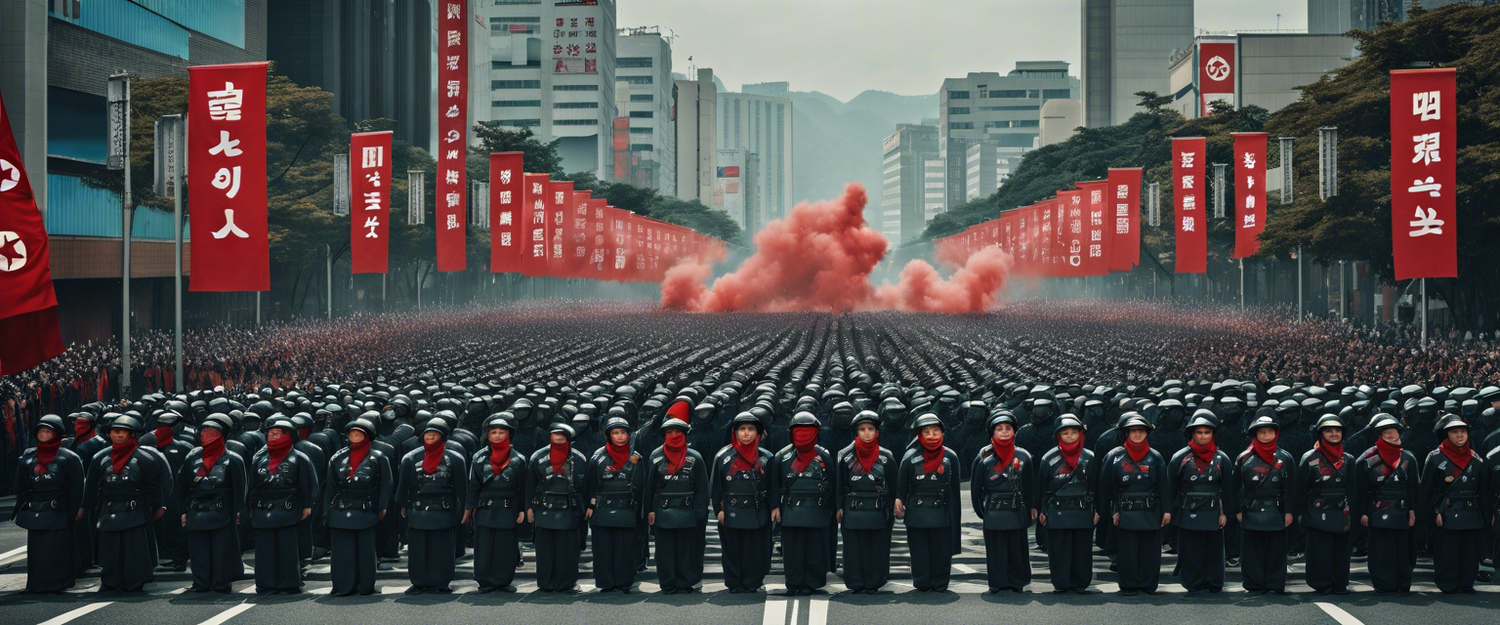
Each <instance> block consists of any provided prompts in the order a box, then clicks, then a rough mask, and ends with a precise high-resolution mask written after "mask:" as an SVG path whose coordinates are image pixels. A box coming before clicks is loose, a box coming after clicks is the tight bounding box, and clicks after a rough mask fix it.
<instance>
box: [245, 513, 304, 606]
mask: <svg viewBox="0 0 1500 625" xmlns="http://www.w3.org/2000/svg"><path fill="white" fill-rule="evenodd" d="M301 588H302V561H301V560H300V558H299V557H298V556H297V525H296V524H295V523H294V524H292V525H288V526H286V527H274V528H256V529H255V589H256V590H257V591H265V592H268V591H272V590H299V589H301Z"/></svg>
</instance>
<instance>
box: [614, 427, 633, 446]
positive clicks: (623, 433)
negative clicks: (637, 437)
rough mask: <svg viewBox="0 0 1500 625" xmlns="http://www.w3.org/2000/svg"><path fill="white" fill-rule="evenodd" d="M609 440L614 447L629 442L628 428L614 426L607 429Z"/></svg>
mask: <svg viewBox="0 0 1500 625" xmlns="http://www.w3.org/2000/svg"><path fill="white" fill-rule="evenodd" d="M609 442H610V443H611V444H613V445H614V446H616V447H619V446H621V445H625V444H628V443H630V430H627V429H625V428H615V429H613V430H610V431H609Z"/></svg>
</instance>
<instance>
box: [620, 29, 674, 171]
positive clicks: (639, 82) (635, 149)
mask: <svg viewBox="0 0 1500 625" xmlns="http://www.w3.org/2000/svg"><path fill="white" fill-rule="evenodd" d="M615 44H616V46H617V47H618V50H619V57H618V58H617V59H616V61H615V108H616V109H618V110H619V111H620V113H619V114H620V117H619V118H617V119H616V126H617V129H616V132H617V133H618V132H621V131H620V130H619V128H618V127H623V128H624V132H625V133H626V135H627V138H626V139H625V140H621V138H620V137H619V136H616V137H615V141H614V147H615V176H614V178H615V180H616V181H617V182H626V183H629V184H633V185H636V186H639V187H648V188H651V189H656V190H657V191H660V192H661V193H662V194H663V195H668V196H674V195H677V129H676V127H675V126H674V124H673V122H672V106H673V100H672V90H673V87H674V86H675V85H674V84H673V82H672V43H671V41H669V40H668V39H667V38H666V37H664V36H662V34H661V31H660V29H658V28H656V27H654V26H653V27H648V28H622V29H620V31H619V35H618V37H617V38H616V39H615ZM622 119H623V120H624V121H623V123H622V122H621V121H620V120H622ZM622 146H623V149H620V148H621V147H622Z"/></svg>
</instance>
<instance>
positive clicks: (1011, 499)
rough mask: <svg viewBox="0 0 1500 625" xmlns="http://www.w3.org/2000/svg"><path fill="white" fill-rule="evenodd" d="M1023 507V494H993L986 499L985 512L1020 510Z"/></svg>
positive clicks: (1012, 492) (1013, 492)
mask: <svg viewBox="0 0 1500 625" xmlns="http://www.w3.org/2000/svg"><path fill="white" fill-rule="evenodd" d="M1022 505H1023V502H1022V501H1021V493H1018V492H1015V491H1011V492H1009V493H1003V494H1002V493H991V494H989V495H988V496H987V497H985V498H984V509H985V510H1020V509H1021V507H1022Z"/></svg>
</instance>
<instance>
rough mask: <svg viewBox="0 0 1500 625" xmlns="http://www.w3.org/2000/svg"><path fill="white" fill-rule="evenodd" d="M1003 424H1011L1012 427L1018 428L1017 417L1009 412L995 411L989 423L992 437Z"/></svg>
mask: <svg viewBox="0 0 1500 625" xmlns="http://www.w3.org/2000/svg"><path fill="white" fill-rule="evenodd" d="M1001 423H1009V424H1010V427H1012V428H1014V427H1016V415H1013V414H1011V413H1010V411H1009V410H997V411H995V414H994V415H992V416H990V420H989V422H988V425H989V432H990V436H994V435H995V426H997V425H1000V424H1001Z"/></svg>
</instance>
